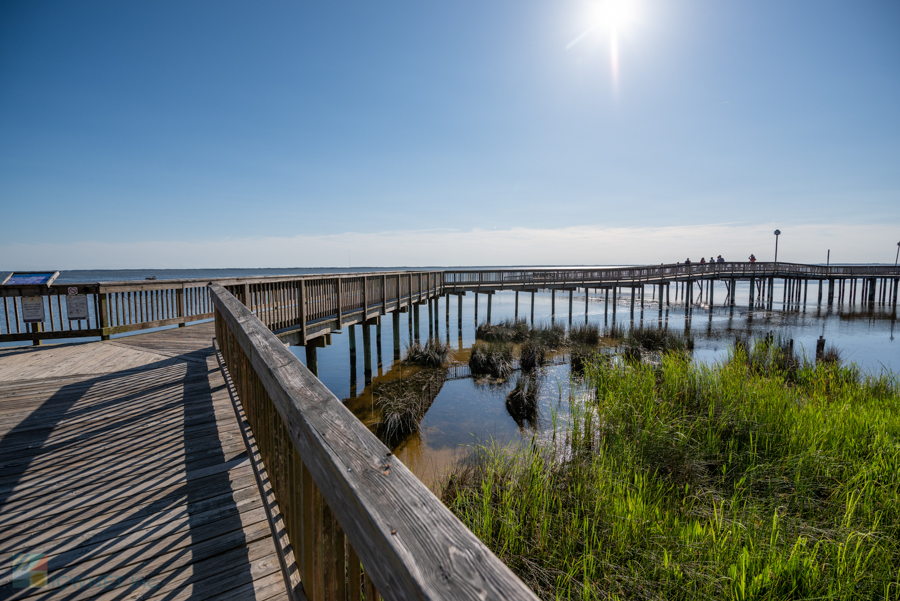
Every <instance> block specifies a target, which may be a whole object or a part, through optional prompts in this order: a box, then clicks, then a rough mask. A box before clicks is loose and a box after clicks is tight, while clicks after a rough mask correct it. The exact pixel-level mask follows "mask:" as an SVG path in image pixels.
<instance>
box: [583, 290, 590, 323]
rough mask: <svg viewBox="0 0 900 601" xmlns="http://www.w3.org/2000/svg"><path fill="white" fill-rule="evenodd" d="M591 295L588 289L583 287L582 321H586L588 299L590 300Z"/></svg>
mask: <svg viewBox="0 0 900 601" xmlns="http://www.w3.org/2000/svg"><path fill="white" fill-rule="evenodd" d="M590 298H591V295H590V294H589V293H588V289H587V288H585V289H584V323H587V322H588V301H589V300H590Z"/></svg>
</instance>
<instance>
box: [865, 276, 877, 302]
mask: <svg viewBox="0 0 900 601" xmlns="http://www.w3.org/2000/svg"><path fill="white" fill-rule="evenodd" d="M875 286H876V281H875V278H869V282H868V284H867V287H868V289H869V290H868V292H869V299H868V303H869V304H870V305H874V304H875Z"/></svg>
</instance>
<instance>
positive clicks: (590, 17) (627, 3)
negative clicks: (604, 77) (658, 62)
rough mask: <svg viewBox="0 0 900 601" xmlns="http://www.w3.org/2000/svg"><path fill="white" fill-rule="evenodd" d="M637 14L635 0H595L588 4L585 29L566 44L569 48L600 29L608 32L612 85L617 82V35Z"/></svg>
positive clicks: (614, 85)
mask: <svg viewBox="0 0 900 601" xmlns="http://www.w3.org/2000/svg"><path fill="white" fill-rule="evenodd" d="M636 16H637V10H636V7H635V0H597V1H595V2H592V3H591V4H590V5H589V6H588V14H587V17H586V21H587V29H585V30H584V32H582V33H581V35H579V36H578V37H577V38H575V39H574V40H572V41H571V42H569V43H568V44H567V45H566V50H569V49H571V48H572V47H573V46H575V45H576V44H577V43H578V42H580V41H581V40H583V39H584V38H585V37H587V36H588V35H589V34H590V33H592V32H594V31H597V30H600V31H604V30H605V31H606V32H607V33H608V34H609V59H610V69H611V71H612V80H613V87H614V88H618V84H619V35H620V34H621V33H622V32H623V31H624V30H626V29H627V28H628V27H629V26H630V25H631V24H632V23H633V22H634V21H635V17H636Z"/></svg>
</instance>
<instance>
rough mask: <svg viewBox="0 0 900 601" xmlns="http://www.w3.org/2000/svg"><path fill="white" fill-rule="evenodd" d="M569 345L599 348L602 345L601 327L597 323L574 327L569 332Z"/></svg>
mask: <svg viewBox="0 0 900 601" xmlns="http://www.w3.org/2000/svg"><path fill="white" fill-rule="evenodd" d="M569 343H570V344H581V345H587V346H597V345H598V344H600V326H598V325H597V324H595V323H586V324H582V325H576V326H573V327H572V328H571V329H570V330H569Z"/></svg>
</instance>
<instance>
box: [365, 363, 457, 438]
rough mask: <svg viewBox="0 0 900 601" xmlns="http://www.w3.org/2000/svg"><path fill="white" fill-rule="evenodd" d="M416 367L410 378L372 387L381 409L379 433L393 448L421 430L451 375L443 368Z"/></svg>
mask: <svg viewBox="0 0 900 601" xmlns="http://www.w3.org/2000/svg"><path fill="white" fill-rule="evenodd" d="M413 369H414V370H415V371H413V373H412V374H410V375H409V376H408V377H405V378H400V379H396V380H388V381H385V382H376V383H374V384H373V386H372V398H373V401H374V403H375V406H376V407H377V408H378V409H379V411H380V412H381V421H380V422H379V423H378V425H377V427H376V430H375V434H376V436H378V438H380V439H381V440H382V442H384V443H385V444H386V445H387V446H388V447H390V448H394V447H395V446H396V445H397V444H398V443H399V442H400V441H401V440H403V439H404V438H406V437H407V436H408V435H409V434H411V433H413V432H415V431H416V430H418V429H419V424H420V423H421V421H422V419H423V418H424V417H425V413H426V412H427V411H428V408H429V407H431V404H432V403H433V402H434V399H435V397H437V395H438V393H439V392H440V390H441V387H442V386H443V385H444V380H445V379H446V375H447V374H446V371H445V370H443V369H440V368H430V369H416V368H413Z"/></svg>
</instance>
